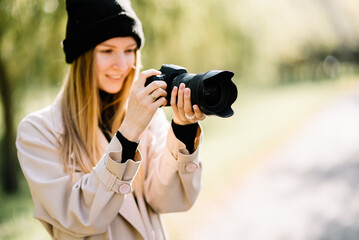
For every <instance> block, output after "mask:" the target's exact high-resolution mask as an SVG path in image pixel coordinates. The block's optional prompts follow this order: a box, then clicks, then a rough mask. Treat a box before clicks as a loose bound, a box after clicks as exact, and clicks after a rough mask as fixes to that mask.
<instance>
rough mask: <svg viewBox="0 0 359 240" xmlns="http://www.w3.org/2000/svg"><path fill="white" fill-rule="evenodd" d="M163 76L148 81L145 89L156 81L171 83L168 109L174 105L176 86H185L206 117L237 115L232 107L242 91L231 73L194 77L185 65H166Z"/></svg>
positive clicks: (195, 75) (214, 72)
mask: <svg viewBox="0 0 359 240" xmlns="http://www.w3.org/2000/svg"><path fill="white" fill-rule="evenodd" d="M160 71H161V73H162V74H161V75H156V76H152V77H149V78H147V80H146V83H145V86H147V85H148V84H150V83H151V82H153V81H158V80H160V81H165V82H166V83H167V97H166V99H167V106H169V105H170V99H171V92H172V89H173V87H175V86H177V87H179V85H180V84H181V83H184V84H186V87H188V88H190V89H191V102H192V104H197V105H198V106H199V108H200V109H201V111H202V112H203V113H205V114H206V115H216V116H219V117H223V118H227V117H230V116H232V115H233V114H234V111H233V109H232V108H231V105H232V104H233V103H234V102H235V101H236V99H237V95H238V91H237V87H236V85H235V84H234V83H233V82H232V80H231V78H232V77H233V76H234V73H233V72H231V71H219V70H212V71H209V72H206V73H200V74H191V73H188V72H187V69H186V68H184V67H181V66H177V65H172V64H164V65H162V67H161V69H160Z"/></svg>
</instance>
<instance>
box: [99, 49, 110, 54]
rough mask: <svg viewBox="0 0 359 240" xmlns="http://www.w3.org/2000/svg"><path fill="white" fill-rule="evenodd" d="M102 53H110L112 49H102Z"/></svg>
mask: <svg viewBox="0 0 359 240" xmlns="http://www.w3.org/2000/svg"><path fill="white" fill-rule="evenodd" d="M101 52H102V53H112V49H102V50H101Z"/></svg>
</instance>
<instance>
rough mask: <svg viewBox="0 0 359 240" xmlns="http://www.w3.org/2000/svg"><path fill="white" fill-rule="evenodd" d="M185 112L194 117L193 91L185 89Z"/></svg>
mask: <svg viewBox="0 0 359 240" xmlns="http://www.w3.org/2000/svg"><path fill="white" fill-rule="evenodd" d="M184 112H185V113H186V114H187V116H193V114H194V113H193V110H192V104H191V89H189V88H185V90H184Z"/></svg>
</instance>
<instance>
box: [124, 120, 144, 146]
mask: <svg viewBox="0 0 359 240" xmlns="http://www.w3.org/2000/svg"><path fill="white" fill-rule="evenodd" d="M118 131H119V132H120V133H121V134H122V136H124V137H125V138H127V139H128V140H129V141H131V142H138V141H139V140H140V135H141V133H140V132H139V131H137V130H136V127H134V126H131V124H127V122H125V121H124V122H123V123H122V124H121V126H120V128H119V129H118Z"/></svg>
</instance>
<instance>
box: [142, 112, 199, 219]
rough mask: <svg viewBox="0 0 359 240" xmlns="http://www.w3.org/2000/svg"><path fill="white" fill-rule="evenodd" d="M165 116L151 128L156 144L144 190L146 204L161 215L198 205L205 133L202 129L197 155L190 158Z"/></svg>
mask: <svg viewBox="0 0 359 240" xmlns="http://www.w3.org/2000/svg"><path fill="white" fill-rule="evenodd" d="M161 112H162V111H161ZM161 112H160V114H157V115H158V116H156V119H154V122H153V123H152V125H151V132H152V134H151V136H152V141H151V145H150V149H149V150H148V152H149V154H148V157H147V159H146V160H148V162H149V163H148V168H147V169H148V170H147V173H148V174H147V176H146V180H145V188H144V191H145V197H146V201H147V202H148V203H149V204H150V206H151V207H152V208H153V209H154V210H155V211H157V212H159V213H167V212H179V211H186V210H188V209H189V208H190V207H192V205H193V204H194V202H195V200H196V198H197V196H198V194H199V191H200V188H201V172H202V164H201V162H200V159H199V144H200V142H201V138H202V129H201V127H200V125H199V127H198V129H197V134H196V138H195V144H194V152H193V153H192V154H189V152H188V150H187V149H186V146H185V144H184V143H183V142H181V141H179V140H178V139H177V138H176V137H175V135H174V133H173V130H172V128H171V127H170V126H169V123H168V121H167V119H166V117H165V115H164V113H163V112H162V113H161ZM165 126H167V127H165Z"/></svg>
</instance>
